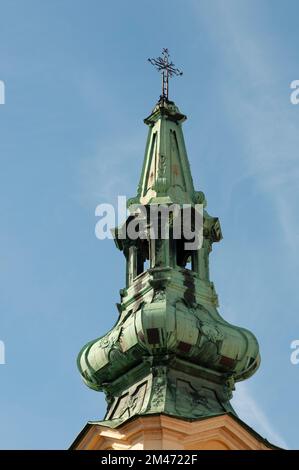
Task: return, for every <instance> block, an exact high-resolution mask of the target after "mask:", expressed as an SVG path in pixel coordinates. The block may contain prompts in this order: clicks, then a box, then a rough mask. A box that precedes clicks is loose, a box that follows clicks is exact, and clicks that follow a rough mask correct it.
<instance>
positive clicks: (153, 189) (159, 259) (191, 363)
mask: <svg viewBox="0 0 299 470" xmlns="http://www.w3.org/2000/svg"><path fill="white" fill-rule="evenodd" d="M185 119H186V117H185V116H184V115H183V114H181V112H180V111H179V109H178V107H177V106H176V105H175V104H174V102H171V101H169V100H168V96H167V97H166V96H163V95H162V96H161V97H160V100H159V102H158V103H157V105H156V106H155V108H154V110H153V111H152V113H151V114H150V116H149V117H147V118H146V119H145V123H146V124H147V125H148V126H149V133H148V139H147V143H146V150H145V158H144V164H143V169H142V172H141V178H140V183H139V186H138V190H137V196H136V197H134V198H133V199H130V200H129V201H128V206H129V209H130V216H129V218H128V220H127V221H126V223H125V224H124V226H123V227H119V228H118V229H117V230H116V231H115V243H116V245H117V247H118V248H119V249H120V250H121V251H122V252H123V254H124V257H125V262H126V265H127V275H126V283H125V287H124V288H123V289H122V290H121V291H120V294H121V301H120V303H119V304H118V310H119V317H118V320H117V321H116V324H115V325H114V327H113V328H112V329H111V330H110V331H109V332H108V333H107V334H106V335H103V336H101V337H100V338H98V339H96V340H94V341H91V342H90V343H88V344H87V345H86V346H84V348H83V349H82V350H81V352H80V354H79V357H78V367H79V370H80V372H81V375H82V377H83V379H84V381H85V383H86V384H87V385H88V386H89V387H91V388H93V389H94V390H100V391H104V392H105V393H106V398H107V403H108V409H107V413H106V416H105V418H104V421H103V422H102V424H104V425H107V426H111V427H116V426H118V425H120V424H121V423H123V422H124V421H126V420H128V419H129V418H131V417H132V416H137V415H138V416H140V415H142V416H146V415H153V414H157V413H163V414H167V415H171V416H177V417H181V418H188V419H197V418H202V417H211V416H215V415H221V414H225V413H232V414H234V410H233V409H232V407H231V405H230V399H231V396H232V391H233V390H234V383H235V382H236V381H240V380H243V379H246V378H247V377H249V376H251V375H252V374H253V373H254V372H255V371H256V369H257V368H258V366H259V362H260V356H259V347H258V343H257V341H256V339H255V337H254V335H253V334H252V333H251V332H249V331H248V330H246V329H244V328H240V327H236V326H234V325H231V324H229V323H228V322H227V321H225V320H224V319H223V318H222V317H221V316H220V314H219V313H218V310H217V306H218V298H217V294H216V292H215V288H214V284H213V283H212V282H211V280H210V276H209V254H210V252H211V249H212V244H213V243H214V242H218V241H220V240H221V238H222V234H221V227H220V223H219V220H218V218H217V217H211V216H210V215H209V214H208V213H207V211H206V209H205V208H204V209H203V229H202V243H201V244H199V245H198V246H196V247H195V248H193V249H190V248H186V247H185V243H184V242H185V240H184V239H183V238H182V239H176V238H175V237H174V225H175V223H176V217H179V215H180V214H176V215H175V216H169V219H167V226H168V229H169V237H168V238H163V237H162V236H158V237H153V236H152V233H153V232H152V230H151V221H150V219H149V218H148V217H149V216H148V214H149V210H148V209H149V208H151V207H153V206H156V207H158V206H159V205H161V204H162V205H163V206H166V207H168V206H170V205H171V204H177V205H179V207H180V208H183V205H184V204H189V205H190V207H191V210H192V211H193V212H194V211H196V210H197V209H196V205H198V204H201V205H202V206H204V207H205V206H206V200H205V196H204V194H203V193H202V192H201V191H199V192H197V191H195V190H194V186H193V180H192V176H191V171H190V166H189V162H188V157H187V152H186V148H185V144H184V137H183V132H182V122H183V121H184V120H185ZM136 204H141V205H143V206H144V207H145V208H146V210H145V215H144V218H145V220H143V222H144V224H143V227H144V229H143V230H141V232H140V234H139V236H138V237H137V238H134V239H132V237H130V236H129V233H128V226H129V223H130V222H132V221H136V222H138V224H141V222H142V217H141V218H140V213H139V212H138V210H136ZM179 220H180V222H179V223H180V224H181V223H184V222H181V220H183V221H184V218H183V219H179ZM160 235H161V234H160ZM196 236H197V234H196ZM102 314H103V315H106V313H102Z"/></svg>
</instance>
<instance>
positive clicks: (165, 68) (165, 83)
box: [148, 49, 183, 100]
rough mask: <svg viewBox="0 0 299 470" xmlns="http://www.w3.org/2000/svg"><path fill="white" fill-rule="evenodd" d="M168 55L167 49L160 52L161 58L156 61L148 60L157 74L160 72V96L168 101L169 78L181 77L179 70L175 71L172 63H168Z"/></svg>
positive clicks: (181, 73)
mask: <svg viewBox="0 0 299 470" xmlns="http://www.w3.org/2000/svg"><path fill="white" fill-rule="evenodd" d="M169 58H170V55H169V51H168V49H163V50H162V57H157V58H156V59H148V61H149V62H150V63H151V64H152V65H154V66H155V67H156V69H157V70H158V72H162V95H161V97H162V98H164V99H166V100H168V89H169V77H172V76H173V75H183V72H181V71H180V70H179V69H177V68H176V67H175V65H174V63H173V62H170V61H169Z"/></svg>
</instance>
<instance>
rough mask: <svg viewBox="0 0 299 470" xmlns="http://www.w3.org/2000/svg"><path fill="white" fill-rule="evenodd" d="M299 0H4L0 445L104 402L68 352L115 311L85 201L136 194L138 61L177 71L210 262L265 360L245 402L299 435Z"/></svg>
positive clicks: (107, 265)
mask: <svg viewBox="0 0 299 470" xmlns="http://www.w3.org/2000/svg"><path fill="white" fill-rule="evenodd" d="M297 9H298V5H297V2H296V1H295V0H288V1H285V2H282V1H275V0H250V1H249V0H225V1H223V0H222V1H221V0H194V1H192V0H151V1H145V0H138V1H137V0H130V1H126V2H124V1H122V0H118V1H115V0H114V1H113V0H111V1H110V2H106V1H105V2H104V1H101V0H85V1H83V0H59V1H58V0H51V1H49V0H48V1H43V2H41V1H38V0H26V1H22V0H18V1H16V0H0V80H3V81H4V82H5V85H6V104H5V105H1V106H0V163H1V171H0V214H1V230H0V340H2V341H4V342H5V347H6V364H5V365H0V384H1V388H0V448H2V449H3V448H10V449H13V448H17V449H37V448H50V449H51V448H66V447H68V446H69V445H70V443H71V442H72V441H73V440H74V438H75V437H76V435H77V434H78V433H79V432H80V430H81V429H82V427H83V426H84V424H85V423H86V421H88V420H95V419H100V418H102V417H103V414H104V411H105V400H104V397H103V395H102V394H99V393H96V392H93V391H91V390H89V389H88V388H87V387H85V386H84V385H83V383H82V382H81V379H80V377H79V374H78V372H77V369H76V356H77V353H78V351H79V350H80V348H81V346H82V345H83V344H85V343H86V342H87V341H88V340H91V339H93V338H95V337H97V336H100V335H102V334H103V333H105V332H106V331H107V330H108V329H109V328H110V327H111V326H112V325H113V323H114V322H115V320H116V318H117V309H116V307H115V303H116V302H118V301H119V289H120V288H122V287H123V286H124V268H125V266H124V260H123V257H122V254H121V253H120V252H118V251H117V249H116V248H115V246H114V243H113V241H111V240H104V241H99V240H98V239H97V238H96V237H95V235H94V227H95V223H96V218H95V215H94V211H95V207H96V205H97V204H99V203H101V202H112V203H114V202H115V200H116V197H117V195H118V194H121V195H127V196H129V197H130V196H133V195H135V193H136V187H137V183H138V177H139V174H140V170H141V164H142V158H143V152H144V146H145V140H146V132H147V129H146V126H145V125H144V124H143V121H142V120H143V118H144V117H145V116H147V115H148V114H149V112H150V111H151V109H152V107H153V105H154V104H155V101H156V100H157V98H158V96H159V93H160V77H159V76H158V74H157V73H156V72H154V70H152V67H151V66H150V65H149V64H148V63H147V61H146V59H147V57H152V56H157V55H158V54H159V53H160V51H161V49H162V47H168V48H169V49H170V52H171V53H172V56H173V59H174V60H175V62H176V63H177V65H178V66H180V67H182V68H183V70H184V75H183V77H180V78H177V79H174V80H173V81H172V83H171V89H170V97H171V98H173V99H174V100H175V101H176V103H177V104H178V105H179V107H180V109H181V111H182V112H184V113H185V114H187V115H188V121H187V122H186V123H185V124H184V133H185V139H186V145H187V149H188V154H189V159H190V164H191V169H192V173H193V178H194V182H195V185H196V188H197V189H198V190H203V191H204V192H205V194H206V196H207V200H208V210H209V212H210V214H211V215H214V216H218V217H219V218H220V220H221V224H222V230H223V234H224V239H223V240H222V242H221V243H219V244H218V245H217V246H214V250H213V253H212V255H211V277H212V279H213V281H214V282H215V286H216V290H217V292H218V295H219V299H220V313H221V314H222V315H223V317H224V318H225V319H227V320H228V321H231V322H234V323H236V324H238V325H240V326H244V327H247V328H249V329H251V330H252V331H254V333H255V334H256V336H257V337H258V340H259V343H260V348H261V354H262V364H261V367H260V369H259V371H258V372H257V373H256V375H255V376H254V377H253V378H251V379H250V380H248V381H246V382H244V383H242V384H238V385H237V387H236V392H235V398H234V400H233V404H234V405H235V407H236V409H237V411H238V412H239V416H240V417H241V418H242V419H244V420H245V421H246V422H247V423H248V424H249V425H251V426H253V427H254V428H255V429H256V430H257V431H258V432H259V433H261V434H262V435H263V436H265V437H266V438H267V439H269V440H270V441H272V442H274V443H276V444H278V445H282V446H287V447H288V448H299V435H298V419H299V407H298V399H297V397H298V388H299V365H298V366H294V365H292V364H291V362H290V354H291V349H290V343H291V341H293V340H294V339H298V338H299V312H298V304H299V289H298V286H297V280H298V268H299V250H298V241H299V220H298V208H297V204H298V203H297V201H298V198H299V187H298V181H299V162H298V148H299V132H298V130H299V129H298V123H299V105H298V106H294V105H292V104H291V103H290V88H289V87H290V83H291V81H292V80H295V79H299V59H298V51H297V44H298V41H299V29H298V18H297V16H298V15H296V12H297Z"/></svg>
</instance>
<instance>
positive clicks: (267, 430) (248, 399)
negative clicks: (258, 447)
mask: <svg viewBox="0 0 299 470" xmlns="http://www.w3.org/2000/svg"><path fill="white" fill-rule="evenodd" d="M232 404H233V406H234V408H235V410H236V412H237V414H238V416H239V418H241V419H242V420H243V421H244V422H245V423H246V424H248V425H249V426H251V427H252V428H253V429H254V430H255V431H257V432H258V433H259V434H261V436H262V437H265V438H266V439H267V440H268V441H270V442H271V443H272V444H275V445H277V446H279V447H282V448H283V449H288V445H287V443H286V442H285V440H284V439H283V438H282V437H281V436H280V435H279V434H278V433H277V432H276V431H275V429H274V428H273V426H272V424H271V423H270V421H269V419H268V418H267V416H266V414H265V413H264V411H263V410H262V409H261V407H260V406H259V405H258V403H257V402H256V400H255V399H254V398H253V396H252V394H251V393H250V389H249V387H248V385H247V384H246V383H240V384H237V392H236V394H235V396H234V398H233V400H232Z"/></svg>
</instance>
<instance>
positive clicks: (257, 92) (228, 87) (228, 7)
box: [194, 1, 299, 253]
mask: <svg viewBox="0 0 299 470" xmlns="http://www.w3.org/2000/svg"><path fill="white" fill-rule="evenodd" d="M268 5H269V4H268ZM258 6H259V7H260V4H259V5H258ZM194 7H195V8H196V10H197V12H198V13H199V21H201V22H202V23H203V24H204V25H205V28H206V30H207V32H208V34H209V37H210V39H211V42H214V43H215V47H217V49H218V50H219V56H221V57H225V67H227V70H229V73H230V74H231V77H232V79H231V80H224V81H223V83H221V82H220V83H219V93H220V95H221V99H222V104H221V105H222V106H224V107H225V109H226V114H227V118H228V119H230V120H231V122H232V124H233V126H234V128H235V130H236V133H237V135H238V136H240V137H242V145H243V155H244V157H245V158H246V164H247V169H248V175H251V176H254V178H255V180H256V182H257V183H258V185H259V188H260V191H261V192H262V193H264V194H265V195H266V196H267V195H271V202H272V204H273V206H274V208H275V212H276V216H277V220H278V222H279V226H280V229H281V232H282V235H283V237H284V241H285V243H286V245H287V247H288V249H289V250H290V251H291V252H292V253H294V252H295V251H296V252H298V243H299V218H298V208H297V200H298V197H299V186H298V178H299V159H298V148H299V133H298V130H297V128H296V126H297V123H296V122H295V116H294V106H293V105H291V103H290V100H289V83H288V82H287V81H286V79H285V78H284V76H283V73H282V71H283V69H284V64H283V61H284V60H286V59H285V58H283V57H282V55H281V54H280V52H277V53H276V51H275V49H274V48H275V45H272V46H270V45H269V44H271V43H269V40H268V37H267V35H266V34H265V33H263V31H262V30H261V29H258V30H254V25H253V24H252V22H250V19H249V18H251V17H252V13H253V12H254V9H255V8H256V7H257V5H256V4H255V3H252V2H247V3H245V2H235V1H233V2H232V1H231V2H228V3H227V2H221V1H216V2H200V3H198V2H195V3H194ZM269 8H271V7H270V6H269ZM224 73H225V72H224ZM293 78H294V79H295V78H297V77H293ZM298 112H299V111H298ZM248 175H246V177H247V176H248Z"/></svg>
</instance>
